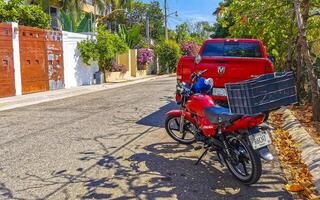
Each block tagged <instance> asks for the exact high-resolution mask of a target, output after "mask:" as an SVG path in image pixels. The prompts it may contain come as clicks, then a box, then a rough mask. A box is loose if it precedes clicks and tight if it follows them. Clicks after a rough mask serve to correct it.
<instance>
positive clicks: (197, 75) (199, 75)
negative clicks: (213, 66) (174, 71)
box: [191, 69, 208, 82]
mask: <svg viewBox="0 0 320 200" xmlns="http://www.w3.org/2000/svg"><path fill="white" fill-rule="evenodd" d="M207 71H208V69H205V70H202V71H200V72H198V73H196V72H194V73H193V74H192V75H191V80H192V82H194V81H195V80H196V79H198V78H199V77H201V76H202V74H204V73H206V72H207Z"/></svg>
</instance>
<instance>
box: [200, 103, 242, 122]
mask: <svg viewBox="0 0 320 200" xmlns="http://www.w3.org/2000/svg"><path fill="white" fill-rule="evenodd" d="M204 115H205V116H206V117H207V119H208V120H209V121H210V122H211V123H214V124H217V123H218V122H219V121H218V119H219V118H220V119H221V122H222V124H223V125H224V126H228V125H230V123H232V122H234V121H236V120H238V119H240V118H242V115H234V114H232V113H230V110H229V109H228V108H225V107H222V106H212V107H207V108H205V109H204Z"/></svg>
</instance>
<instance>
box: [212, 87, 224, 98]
mask: <svg viewBox="0 0 320 200" xmlns="http://www.w3.org/2000/svg"><path fill="white" fill-rule="evenodd" d="M212 95H213V96H227V91H226V89H225V88H213V89H212Z"/></svg>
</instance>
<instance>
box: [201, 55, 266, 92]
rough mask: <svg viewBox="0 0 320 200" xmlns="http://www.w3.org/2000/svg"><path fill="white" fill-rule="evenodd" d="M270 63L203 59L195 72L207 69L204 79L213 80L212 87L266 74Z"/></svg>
mask: <svg viewBox="0 0 320 200" xmlns="http://www.w3.org/2000/svg"><path fill="white" fill-rule="evenodd" d="M270 65H271V64H270V61H269V60H268V59H266V58H243V57H241V58H238V57H203V58H202V60H201V62H200V63H199V64H198V65H197V67H196V71H200V70H204V69H208V72H207V73H205V74H204V77H206V78H213V80H214V87H220V88H221V87H224V85H225V84H226V83H230V82H239V81H243V80H248V79H251V78H254V77H255V76H259V75H262V74H265V73H266V70H268V68H269V67H268V66H270Z"/></svg>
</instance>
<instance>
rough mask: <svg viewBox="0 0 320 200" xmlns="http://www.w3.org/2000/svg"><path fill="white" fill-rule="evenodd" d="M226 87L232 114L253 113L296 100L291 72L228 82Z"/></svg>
mask: <svg viewBox="0 0 320 200" xmlns="http://www.w3.org/2000/svg"><path fill="white" fill-rule="evenodd" d="M226 89H227V95H228V101H229V107H230V111H231V112H232V113H233V114H241V115H255V114H258V113H262V112H266V111H270V110H274V109H277V108H279V107H281V106H287V105H291V104H295V103H297V102H298V99H297V91H296V86H295V79H294V75H293V72H284V73H280V72H277V73H274V74H266V75H262V76H259V77H257V78H255V79H251V80H247V81H242V82H238V83H228V84H226Z"/></svg>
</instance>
